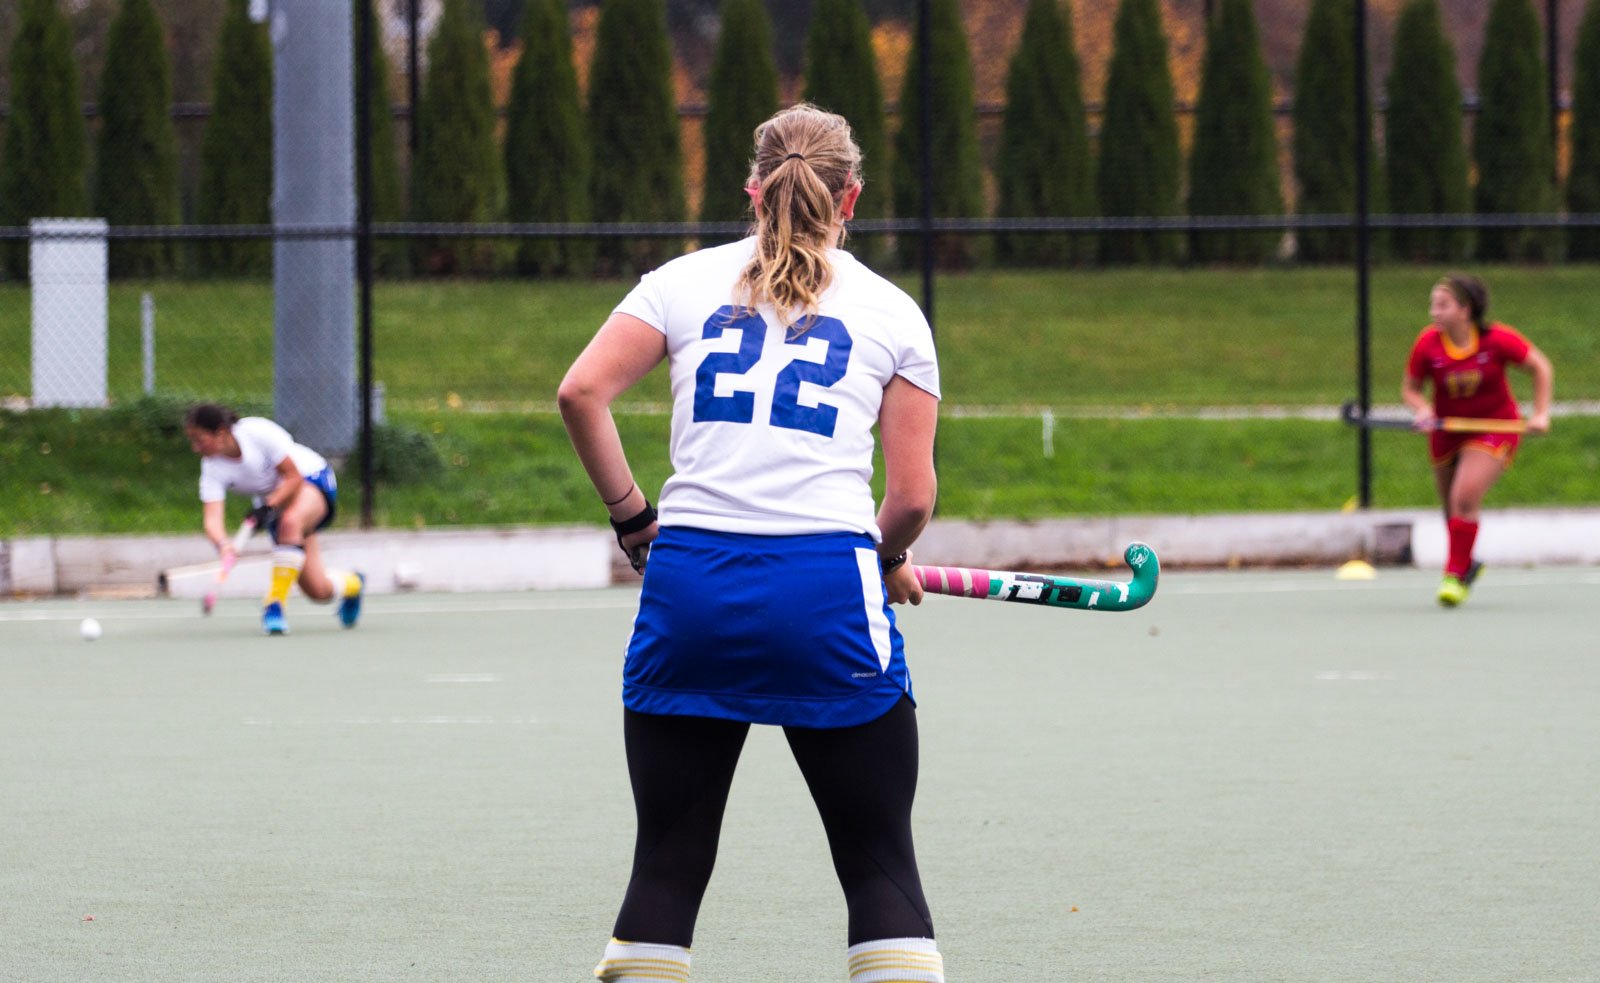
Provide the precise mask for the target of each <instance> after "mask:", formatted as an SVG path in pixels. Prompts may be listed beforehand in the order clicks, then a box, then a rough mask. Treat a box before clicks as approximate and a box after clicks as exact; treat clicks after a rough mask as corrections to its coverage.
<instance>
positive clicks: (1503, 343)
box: [1494, 324, 1533, 365]
mask: <svg viewBox="0 0 1600 983" xmlns="http://www.w3.org/2000/svg"><path fill="white" fill-rule="evenodd" d="M1494 333H1495V336H1496V340H1497V341H1498V342H1499V345H1500V350H1501V351H1502V352H1505V355H1506V361H1508V362H1510V363H1511V364H1513V365H1521V364H1522V363H1523V362H1526V361H1527V360H1528V352H1530V351H1532V350H1533V346H1532V345H1530V344H1528V339H1526V338H1524V337H1523V336H1522V332H1520V331H1518V330H1517V329H1516V328H1508V327H1506V326H1505V325H1504V324H1497V325H1495V326H1494Z"/></svg>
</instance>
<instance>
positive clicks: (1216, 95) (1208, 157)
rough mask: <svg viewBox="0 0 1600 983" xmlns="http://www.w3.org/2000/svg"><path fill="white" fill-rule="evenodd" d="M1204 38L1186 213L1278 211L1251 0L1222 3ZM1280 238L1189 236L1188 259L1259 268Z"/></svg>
mask: <svg viewBox="0 0 1600 983" xmlns="http://www.w3.org/2000/svg"><path fill="white" fill-rule="evenodd" d="M1206 35H1207V36H1206V56H1205V65H1204V68H1203V70H1202V75H1201V79H1200V103H1199V106H1198V107H1197V110H1196V113H1195V131H1194V150H1193V152H1192V153H1191V155H1190V157H1189V214H1191V215H1227V216H1236V215H1278V214H1281V213H1282V212H1283V191H1282V189H1281V188H1280V187H1279V184H1278V141H1277V134H1276V127H1275V125H1274V122H1273V117H1272V81H1271V79H1270V77H1269V76H1268V75H1267V63H1266V61H1265V59H1263V58H1262V56H1261V39H1260V36H1259V32H1258V31H1257V29H1256V15H1255V11H1254V10H1252V9H1251V6H1250V0H1222V8H1221V11H1220V13H1219V14H1218V16H1216V17H1214V18H1213V19H1212V20H1211V22H1210V23H1209V24H1208V25H1207V30H1206ZM1281 239H1282V235H1281V234H1280V233H1277V232H1195V233H1193V235H1192V236H1191V240H1190V256H1191V258H1193V259H1195V260H1198V261H1200V262H1232V263H1240V262H1243V263H1259V262H1261V261H1262V260H1266V259H1270V258H1271V257H1272V255H1273V253H1274V252H1275V251H1276V249H1277V245H1278V242H1279V240H1281Z"/></svg>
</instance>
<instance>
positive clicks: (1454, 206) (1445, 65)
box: [1383, 0, 1472, 261]
mask: <svg viewBox="0 0 1600 983" xmlns="http://www.w3.org/2000/svg"><path fill="white" fill-rule="evenodd" d="M1393 59H1394V60H1393V63H1392V64H1391V66H1390V68H1389V78H1388V80H1387V82H1386V85H1385V87H1386V89H1387V90H1388V94H1389V112H1388V115H1387V117H1385V120H1384V141H1383V142H1384V149H1385V151H1386V153H1385V160H1386V163H1387V167H1386V172H1387V174H1388V187H1389V207H1390V209H1391V210H1392V211H1394V212H1395V213H1396V214H1399V215H1428V214H1444V215H1458V214H1462V213H1464V212H1466V211H1468V210H1469V208H1470V203H1471V200H1472V195H1471V190H1470V188H1469V187H1468V185H1467V152H1466V145H1465V144H1464V143H1463V142H1462V137H1461V89H1460V87H1459V86H1457V85H1456V59H1455V54H1454V53H1453V52H1452V51H1451V50H1450V43H1449V41H1448V40H1446V39H1445V35H1444V25H1443V23H1442V21H1441V19H1440V16H1439V4H1438V0H1410V2H1409V3H1408V4H1406V6H1405V8H1404V9H1402V10H1401V11H1400V18H1399V20H1398V22H1397V23H1396V25H1395V33H1394V56H1393ZM1389 241H1390V243H1391V244H1392V247H1393V249H1394V254H1395V256H1396V257H1397V258H1399V259H1403V260H1412V261H1428V260H1458V259H1462V258H1464V257H1465V256H1466V254H1467V253H1468V252H1469V251H1470V247H1471V241H1472V237H1471V233H1470V231H1469V230H1466V229H1426V228H1409V229H1407V228H1400V229H1395V230H1393V232H1392V233H1391V235H1390V237H1389Z"/></svg>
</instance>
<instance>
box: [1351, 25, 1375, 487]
mask: <svg viewBox="0 0 1600 983" xmlns="http://www.w3.org/2000/svg"><path fill="white" fill-rule="evenodd" d="M1353 33H1354V35H1355V36H1354V38H1353V41H1354V42H1355V69H1356V70H1355V79H1356V91H1355V103H1356V107H1355V108H1356V145H1355V148H1354V149H1355V155H1356V229H1355V232H1356V394H1357V397H1356V398H1357V399H1358V400H1360V404H1361V415H1362V416H1366V415H1367V413H1368V412H1369V411H1370V410H1371V409H1372V366H1371V364H1370V363H1371V360H1372V311H1371V302H1370V301H1371V298H1370V292H1371V291H1370V284H1369V282H1368V281H1369V279H1370V276H1371V272H1372V271H1371V266H1372V262H1371V260H1372V257H1371V251H1370V248H1369V247H1370V244H1371V238H1372V228H1371V225H1370V224H1369V214H1368V212H1369V208H1370V204H1371V203H1370V202H1369V201H1368V179H1369V177H1370V175H1369V174H1368V173H1367V154H1368V141H1369V140H1371V137H1372V135H1371V134H1370V133H1368V132H1367V128H1368V127H1369V126H1370V125H1371V123H1370V121H1369V120H1368V119H1367V3H1366V0H1356V2H1355V17H1354V32H1353ZM1356 447H1357V452H1356V453H1357V463H1356V467H1357V470H1358V472H1359V475H1360V478H1359V481H1360V485H1359V488H1360V490H1359V492H1358V493H1357V501H1358V502H1359V503H1360V505H1361V507H1362V508H1364V509H1367V508H1371V507H1372V434H1371V433H1370V432H1369V431H1368V430H1367V428H1366V427H1361V428H1359V429H1357V430H1356Z"/></svg>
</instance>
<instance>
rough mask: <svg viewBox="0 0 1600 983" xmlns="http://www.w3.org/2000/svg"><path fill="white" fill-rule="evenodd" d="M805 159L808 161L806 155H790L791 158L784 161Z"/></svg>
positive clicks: (788, 157)
mask: <svg viewBox="0 0 1600 983" xmlns="http://www.w3.org/2000/svg"><path fill="white" fill-rule="evenodd" d="M805 159H806V155H805V154H790V155H789V156H787V157H785V158H784V160H805Z"/></svg>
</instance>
